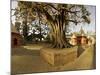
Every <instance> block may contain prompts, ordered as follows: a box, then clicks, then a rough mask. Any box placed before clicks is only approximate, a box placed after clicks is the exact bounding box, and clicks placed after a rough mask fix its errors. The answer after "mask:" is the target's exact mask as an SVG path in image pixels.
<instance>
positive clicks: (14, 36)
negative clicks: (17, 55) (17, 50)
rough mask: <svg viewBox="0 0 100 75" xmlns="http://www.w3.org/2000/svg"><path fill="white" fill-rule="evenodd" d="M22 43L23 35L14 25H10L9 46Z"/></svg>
mask: <svg viewBox="0 0 100 75" xmlns="http://www.w3.org/2000/svg"><path fill="white" fill-rule="evenodd" d="M22 44H23V37H22V36H21V35H20V34H19V33H18V31H17V30H16V28H15V26H14V25H12V26H11V47H16V46H21V45H22Z"/></svg>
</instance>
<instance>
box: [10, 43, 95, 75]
mask: <svg viewBox="0 0 100 75" xmlns="http://www.w3.org/2000/svg"><path fill="white" fill-rule="evenodd" d="M42 47H43V45H38V44H37V45H26V46H21V47H16V48H13V49H12V57H11V73H12V74H13V75H15V74H24V73H34V72H35V73H36V72H51V71H64V70H66V71H68V70H81V69H93V68H95V67H94V66H95V61H94V60H95V59H94V57H95V56H94V51H95V48H94V46H90V47H88V48H87V47H82V48H84V50H83V49H81V48H80V47H79V49H80V51H78V53H79V55H78V58H77V59H76V60H75V61H73V62H70V63H68V64H65V65H63V66H52V65H50V64H48V63H47V62H45V61H44V60H43V58H42V57H41V56H40V50H41V48H42ZM79 49H78V50H79Z"/></svg>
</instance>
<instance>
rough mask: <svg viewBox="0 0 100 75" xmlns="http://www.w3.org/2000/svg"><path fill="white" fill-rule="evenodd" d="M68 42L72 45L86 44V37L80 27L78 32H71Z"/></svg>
mask: <svg viewBox="0 0 100 75" xmlns="http://www.w3.org/2000/svg"><path fill="white" fill-rule="evenodd" d="M69 42H70V44H72V45H86V44H88V38H87V36H86V34H85V32H84V30H83V28H82V27H81V29H80V31H79V32H74V33H72V36H71V38H70V41H69Z"/></svg>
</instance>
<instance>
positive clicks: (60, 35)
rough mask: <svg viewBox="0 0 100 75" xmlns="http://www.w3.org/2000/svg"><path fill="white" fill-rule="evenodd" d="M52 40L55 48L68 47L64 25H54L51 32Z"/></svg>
mask: <svg viewBox="0 0 100 75" xmlns="http://www.w3.org/2000/svg"><path fill="white" fill-rule="evenodd" d="M50 40H51V42H52V44H53V45H52V47H53V48H66V47H68V46H69V45H68V42H67V40H66V36H65V30H64V29H63V26H60V25H59V24H58V25H53V28H52V31H51V33H50Z"/></svg>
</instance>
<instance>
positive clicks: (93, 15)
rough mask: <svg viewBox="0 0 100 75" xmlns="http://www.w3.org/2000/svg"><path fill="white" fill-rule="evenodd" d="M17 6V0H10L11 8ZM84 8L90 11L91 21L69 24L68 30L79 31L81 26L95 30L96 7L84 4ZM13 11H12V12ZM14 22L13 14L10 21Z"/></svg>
mask: <svg viewBox="0 0 100 75" xmlns="http://www.w3.org/2000/svg"><path fill="white" fill-rule="evenodd" d="M16 7H17V1H12V3H11V8H13V9H14V8H16ZM86 8H87V10H88V11H89V12H90V13H91V15H90V19H91V22H90V24H87V23H81V24H78V25H77V26H76V25H70V27H69V28H70V30H71V32H78V31H80V29H81V27H82V28H83V30H84V31H85V32H93V33H94V32H95V31H96V30H95V29H96V23H95V21H96V20H95V18H96V7H95V6H91V5H86ZM12 13H13V12H12ZM14 22H15V17H14V16H13V17H12V23H14Z"/></svg>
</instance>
